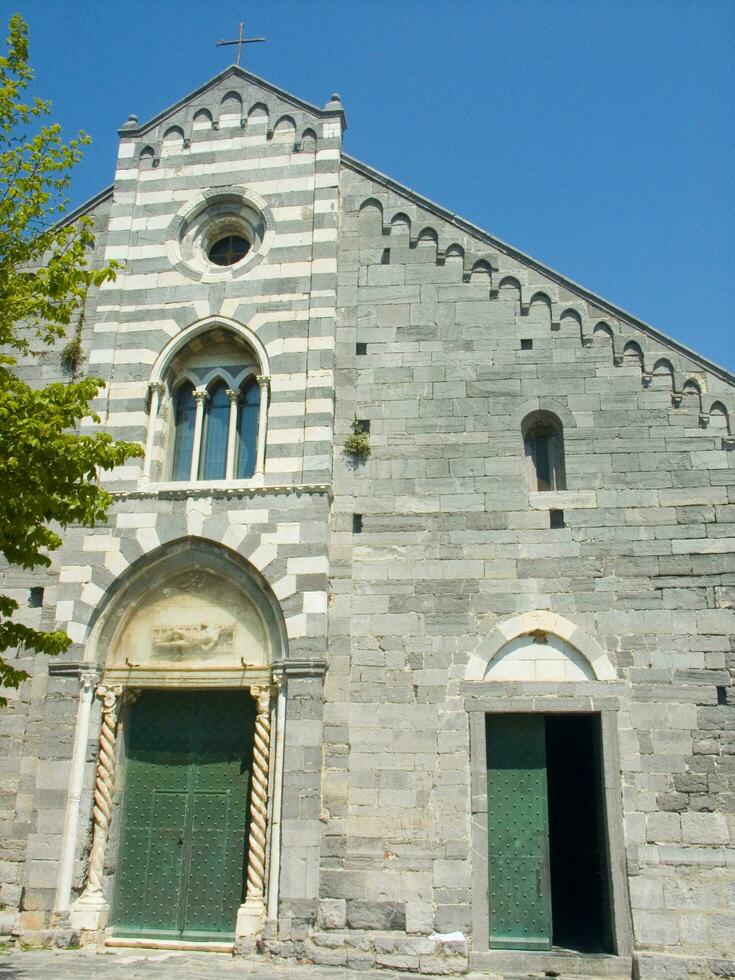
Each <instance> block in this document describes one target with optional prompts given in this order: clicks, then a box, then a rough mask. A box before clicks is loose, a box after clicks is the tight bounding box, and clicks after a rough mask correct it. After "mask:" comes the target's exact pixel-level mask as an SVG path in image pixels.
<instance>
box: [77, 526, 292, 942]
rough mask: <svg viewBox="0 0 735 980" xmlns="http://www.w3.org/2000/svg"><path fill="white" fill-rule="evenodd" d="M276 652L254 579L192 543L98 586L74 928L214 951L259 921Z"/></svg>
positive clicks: (278, 632) (267, 599) (264, 599)
mask: <svg viewBox="0 0 735 980" xmlns="http://www.w3.org/2000/svg"><path fill="white" fill-rule="evenodd" d="M286 655H287V641H286V631H285V625H284V622H283V617H282V615H281V612H280V607H279V605H278V602H277V600H276V598H275V597H274V596H273V594H272V592H271V590H270V587H269V586H268V584H267V583H266V581H265V580H264V579H263V577H262V575H260V573H259V572H258V571H257V570H256V569H254V568H253V567H252V566H251V565H249V564H248V563H247V562H246V561H245V560H244V559H242V558H241V557H240V556H239V555H237V554H235V553H233V552H231V551H229V550H228V549H226V548H223V547H221V546H219V545H216V544H213V543H211V542H207V541H205V540H203V539H192V538H187V539H183V540H181V541H177V542H174V543H172V544H169V545H167V546H164V547H162V548H160V549H158V550H157V551H156V552H154V553H153V554H151V555H148V556H146V557H145V558H143V559H141V560H140V561H139V562H137V563H136V564H135V565H133V566H131V568H130V569H129V570H128V572H127V573H126V574H125V575H124V576H123V577H121V579H120V580H118V582H117V583H116V584H115V586H114V587H113V588H112V589H111V590H110V591H109V593H108V595H107V596H106V597H105V601H104V602H103V604H102V605H101V607H100V609H99V610H98V612H97V614H96V616H95V619H94V621H93V624H92V627H91V629H90V635H89V640H88V643H87V647H86V659H87V661H88V664H89V667H90V670H92V669H94V670H95V671H96V673H97V676H98V677H99V683H98V685H97V696H98V697H99V699H100V700H101V702H102V718H101V728H100V743H99V759H98V763H97V769H96V774H95V788H94V810H93V834H92V844H91V849H90V852H89V860H88V870H87V876H86V883H85V888H84V892H83V893H82V895H81V897H80V898H79V899H78V900H77V902H76V903H75V905H74V906H73V909H72V923H73V924H74V925H75V926H76V927H77V928H80V929H89V930H100V929H102V928H103V927H105V926H106V925H108V924H109V925H110V926H111V928H112V935H113V936H116V937H120V938H138V939H141V940H154V941H155V940H161V941H172V940H173V941H188V942H200V943H201V942H204V943H212V942H214V943H218V942H223V943H230V944H231V943H232V942H233V941H234V940H235V939H236V938H237V937H241V936H246V935H252V934H255V933H257V932H258V931H259V930H260V928H261V927H262V924H263V920H264V915H265V898H266V889H267V884H268V883H267V881H266V864H267V862H266V850H267V821H266V817H267V806H268V792H269V767H270V756H271V751H270V732H271V715H272V712H273V704H272V697H271V695H272V691H273V676H272V674H273V670H272V668H273V664H274V663H282V662H283V660H284V658H285V657H286ZM110 871H111V872H112V873H110Z"/></svg>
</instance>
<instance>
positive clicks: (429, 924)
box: [405, 902, 434, 935]
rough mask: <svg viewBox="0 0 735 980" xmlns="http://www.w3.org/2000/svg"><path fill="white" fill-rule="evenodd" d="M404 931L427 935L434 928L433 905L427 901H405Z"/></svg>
mask: <svg viewBox="0 0 735 980" xmlns="http://www.w3.org/2000/svg"><path fill="white" fill-rule="evenodd" d="M405 908H406V932H408V933H411V934H414V935H428V934H429V933H430V932H431V931H432V930H433V928H434V907H433V905H431V904H430V903H429V902H406V906H405Z"/></svg>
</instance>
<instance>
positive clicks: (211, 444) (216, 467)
mask: <svg viewBox="0 0 735 980" xmlns="http://www.w3.org/2000/svg"><path fill="white" fill-rule="evenodd" d="M208 394H209V398H208V400H207V403H206V406H205V409H204V427H203V431H202V449H201V456H200V460H201V462H200V464H199V479H200V480H224V478H225V472H226V465H227V433H228V428H229V418H230V400H229V398H228V396H227V385H226V384H225V382H224V381H222V380H221V379H220V380H218V381H216V382H215V383H214V384H213V385H212V386H211V388H210V389H209V391H208Z"/></svg>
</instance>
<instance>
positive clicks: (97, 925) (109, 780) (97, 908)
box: [71, 685, 122, 929]
mask: <svg viewBox="0 0 735 980" xmlns="http://www.w3.org/2000/svg"><path fill="white" fill-rule="evenodd" d="M121 695H122V688H121V687H106V686H104V685H101V686H100V687H98V688H97V697H99V698H100V699H101V700H102V726H101V728H100V751H99V758H98V760H97V775H96V778H95V784H94V807H93V809H92V819H93V830H92V847H91V849H90V852H89V865H88V868H87V883H86V885H85V888H84V891H83V892H82V894H81V896H80V898H79V899H78V900H77V901H76V902H75V904H74V908H73V910H72V916H71V922H72V926H75V927H77V928H80V929H102V928H104V925H105V923H106V921H107V915H108V913H109V906H108V904H107V902H106V901H105V898H104V895H103V893H102V877H103V873H104V867H105V853H106V851H107V836H108V833H109V829H110V820H111V819H112V794H113V791H114V788H115V742H116V741H117V719H118V714H119V711H120V700H121Z"/></svg>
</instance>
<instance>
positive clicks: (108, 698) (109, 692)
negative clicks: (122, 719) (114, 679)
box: [97, 684, 123, 713]
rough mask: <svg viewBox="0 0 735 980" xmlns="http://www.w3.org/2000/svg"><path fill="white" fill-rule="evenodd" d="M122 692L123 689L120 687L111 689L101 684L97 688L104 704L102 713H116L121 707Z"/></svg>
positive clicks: (98, 695) (116, 686)
mask: <svg viewBox="0 0 735 980" xmlns="http://www.w3.org/2000/svg"><path fill="white" fill-rule="evenodd" d="M122 692H123V689H122V687H121V686H120V685H115V686H114V687H109V686H108V685H106V684H100V685H99V687H98V688H97V697H98V698H99V699H100V701H101V702H102V711H103V712H105V713H106V712H108V711H114V710H115V709H116V708H117V707H118V705H119V701H120V698H121V697H122Z"/></svg>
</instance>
